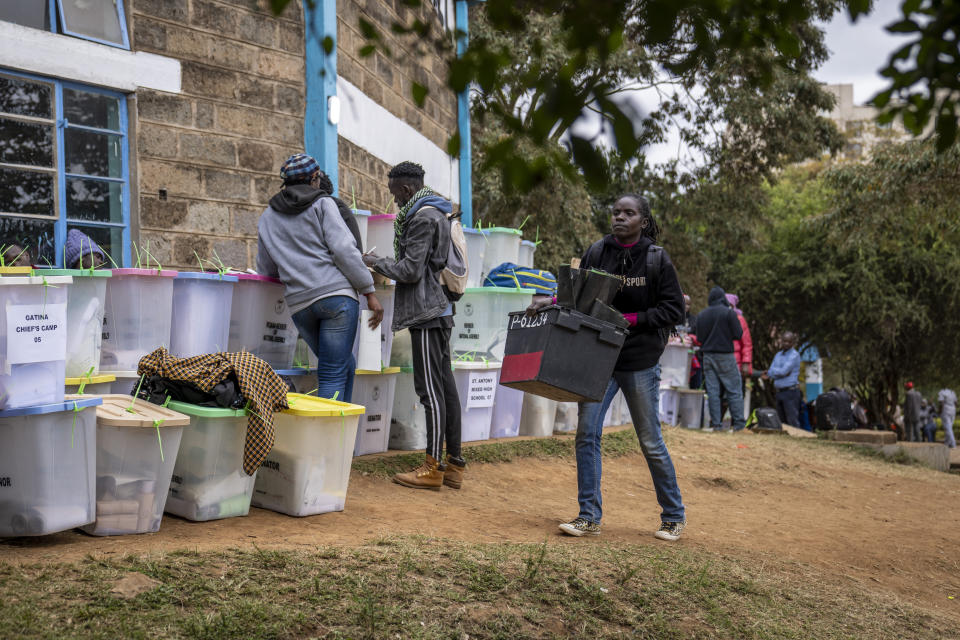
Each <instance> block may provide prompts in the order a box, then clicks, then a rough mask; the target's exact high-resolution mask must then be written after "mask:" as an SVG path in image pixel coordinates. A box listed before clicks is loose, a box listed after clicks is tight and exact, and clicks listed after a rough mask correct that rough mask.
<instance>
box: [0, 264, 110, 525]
mask: <svg viewBox="0 0 960 640" xmlns="http://www.w3.org/2000/svg"><path fill="white" fill-rule="evenodd" d="M4 277H6V276H4ZM100 402H101V400H100V398H83V399H80V400H77V401H76V403H74V402H73V401H70V402H63V401H61V402H58V403H55V404H47V405H40V406H34V407H26V408H21V409H9V410H7V411H0V440H2V441H3V446H2V447H0V470H2V473H0V476H2V477H0V536H41V535H46V534H48V533H56V532H57V531H65V530H67V529H72V528H74V527H79V526H83V525H85V524H88V523H90V522H93V520H94V518H95V515H94V514H95V512H94V501H95V499H94V486H95V480H94V470H95V468H96V448H97V445H96V423H97V419H96V406H97V405H99V404H100ZM74 409H78V411H75V410H74Z"/></svg>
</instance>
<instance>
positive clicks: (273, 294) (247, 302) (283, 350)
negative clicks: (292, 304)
mask: <svg viewBox="0 0 960 640" xmlns="http://www.w3.org/2000/svg"><path fill="white" fill-rule="evenodd" d="M231 275H233V276H236V278H237V283H236V284H235V285H234V288H233V302H232V305H231V309H230V334H229V338H228V339H227V351H230V352H232V353H237V352H240V351H246V352H248V353H251V354H253V355H255V356H257V357H258V358H260V359H261V360H263V361H265V362H266V363H267V364H269V365H270V366H271V367H272V368H274V369H289V368H290V367H292V366H293V356H294V352H295V350H296V348H297V328H296V327H295V326H294V325H293V318H291V317H290V310H289V309H288V308H287V303H286V299H285V298H284V295H283V294H284V287H283V283H281V282H280V281H279V280H276V279H275V278H268V277H267V276H260V275H255V274H252V273H233V274H231Z"/></svg>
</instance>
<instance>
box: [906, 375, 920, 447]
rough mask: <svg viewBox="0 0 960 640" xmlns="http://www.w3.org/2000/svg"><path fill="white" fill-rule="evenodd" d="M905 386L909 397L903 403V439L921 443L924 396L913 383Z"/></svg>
mask: <svg viewBox="0 0 960 640" xmlns="http://www.w3.org/2000/svg"><path fill="white" fill-rule="evenodd" d="M904 386H905V387H906V389H907V397H906V399H905V400H904V403H903V431H904V434H903V439H904V440H906V441H907V442H920V429H921V427H922V425H921V422H922V418H923V396H922V395H920V392H919V391H917V390H916V389H914V388H913V383H912V382H908V383H907V384H906V385H904Z"/></svg>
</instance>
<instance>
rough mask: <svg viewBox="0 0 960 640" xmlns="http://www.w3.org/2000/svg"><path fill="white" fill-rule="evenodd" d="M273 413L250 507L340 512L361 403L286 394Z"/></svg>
mask: <svg viewBox="0 0 960 640" xmlns="http://www.w3.org/2000/svg"><path fill="white" fill-rule="evenodd" d="M287 403H288V404H290V408H289V409H284V410H283V411H282V412H280V413H275V414H273V422H274V427H275V428H276V440H275V441H274V444H273V450H271V451H270V453H269V454H268V455H267V458H266V459H265V460H264V461H263V463H261V465H260V469H259V470H258V471H257V479H256V482H255V483H254V488H253V505H254V506H257V507H262V508H264V509H270V510H271V511H277V512H279V513H285V514H287V515H291V516H309V515H313V514H317V513H327V512H330V511H343V507H344V503H345V501H346V498H347V484H348V483H349V480H350V465H351V461H352V459H353V447H354V444H355V442H356V438H357V423H358V418H360V416H362V415H363V413H364V410H363V407H361V406H358V405H355V404H350V403H347V402H337V401H335V400H326V399H324V398H316V397H313V396H305V395H300V394H294V393H292V394H289V395H288V396H287Z"/></svg>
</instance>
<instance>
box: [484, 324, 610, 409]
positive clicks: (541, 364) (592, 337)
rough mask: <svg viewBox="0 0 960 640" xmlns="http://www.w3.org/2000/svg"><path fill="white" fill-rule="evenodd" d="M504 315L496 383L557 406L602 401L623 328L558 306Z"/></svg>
mask: <svg viewBox="0 0 960 640" xmlns="http://www.w3.org/2000/svg"><path fill="white" fill-rule="evenodd" d="M509 315H510V320H509V322H508V323H507V329H508V331H507V344H506V347H505V351H504V356H503V366H502V368H501V369H500V384H502V385H503V386H505V387H511V388H513V389H520V390H522V391H526V392H527V393H532V394H533V395H536V396H542V397H544V398H550V399H551V400H559V401H561V402H599V401H600V400H602V399H603V394H604V392H605V391H606V390H607V383H608V382H610V377H611V376H612V375H613V367H614V366H615V365H616V364H617V357H618V356H619V355H620V349H621V347H623V341H624V339H625V338H626V337H627V333H626V330H625V329H622V328H620V327H617V326H615V325H612V324H610V323H609V322H604V321H603V320H598V319H597V318H594V317H591V316H588V315H586V314H584V313H580V312H579V311H576V310H574V309H566V308H562V307H558V306H549V307H544V308H543V309H541V310H540V311H539V312H538V313H537V314H536V315H534V316H529V317H528V316H527V315H525V314H524V312H522V311H515V312H512V313H510V314H509Z"/></svg>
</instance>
